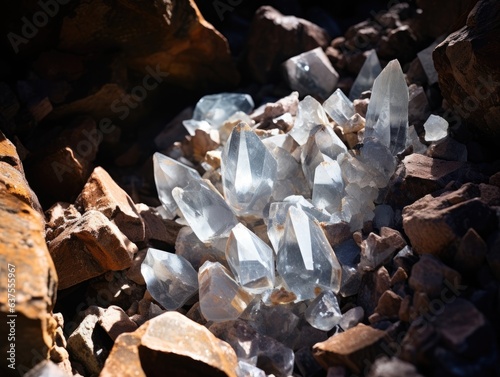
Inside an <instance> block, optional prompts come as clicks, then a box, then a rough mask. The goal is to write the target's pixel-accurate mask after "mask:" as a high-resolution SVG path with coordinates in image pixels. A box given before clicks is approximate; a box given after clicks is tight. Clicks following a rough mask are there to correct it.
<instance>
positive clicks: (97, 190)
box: [75, 167, 145, 242]
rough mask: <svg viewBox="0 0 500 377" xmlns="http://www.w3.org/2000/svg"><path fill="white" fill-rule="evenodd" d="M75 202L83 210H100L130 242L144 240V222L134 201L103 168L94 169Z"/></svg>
mask: <svg viewBox="0 0 500 377" xmlns="http://www.w3.org/2000/svg"><path fill="white" fill-rule="evenodd" d="M75 204H76V206H77V207H81V208H82V209H84V210H85V211H89V210H95V211H99V212H101V213H102V214H104V215H105V216H106V217H107V218H108V219H109V220H111V221H113V222H114V223H115V224H116V226H118V228H119V229H120V231H121V232H122V233H123V234H125V235H126V236H127V237H128V239H129V240H131V241H132V242H140V241H143V240H144V237H145V229H144V222H143V220H142V218H141V215H139V213H138V211H137V209H136V208H135V205H134V202H133V201H132V199H131V198H130V196H128V194H127V193H126V192H125V191H124V190H123V189H122V188H121V187H120V186H118V185H117V184H116V182H115V181H114V180H113V178H111V177H110V175H109V174H108V173H107V172H106V171H105V170H104V169H103V168H101V167H97V168H95V169H94V172H93V173H92V175H91V176H90V177H89V179H88V181H87V183H86V184H85V186H84V188H83V190H82V192H81V193H80V195H79V196H78V198H77V199H76V202H75Z"/></svg>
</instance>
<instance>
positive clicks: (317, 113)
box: [288, 96, 330, 145]
mask: <svg viewBox="0 0 500 377" xmlns="http://www.w3.org/2000/svg"><path fill="white" fill-rule="evenodd" d="M318 125H325V126H326V125H328V126H330V122H329V121H328V117H327V115H326V112H325V109H323V106H321V104H320V103H319V102H318V101H316V100H315V99H314V98H313V97H311V96H306V97H305V98H304V99H303V100H302V101H300V103H299V107H298V110H297V118H296V119H295V124H294V126H293V128H292V129H291V131H290V132H289V133H288V134H289V135H290V136H291V137H293V138H294V139H295V141H296V142H297V143H298V144H299V145H304V144H305V143H306V141H307V140H308V139H309V134H310V133H311V131H312V130H313V129H314V128H316V127H317V126H318Z"/></svg>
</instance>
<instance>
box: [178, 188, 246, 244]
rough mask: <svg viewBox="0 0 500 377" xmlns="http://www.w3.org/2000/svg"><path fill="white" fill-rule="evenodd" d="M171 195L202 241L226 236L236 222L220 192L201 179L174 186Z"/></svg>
mask: <svg viewBox="0 0 500 377" xmlns="http://www.w3.org/2000/svg"><path fill="white" fill-rule="evenodd" d="M172 195H173V197H174V199H175V202H176V203H177V205H178V206H179V210H180V211H181V213H182V215H183V217H184V218H185V219H186V221H187V223H188V224H189V226H190V227H191V228H192V229H193V232H194V233H195V234H196V236H197V237H198V238H199V239H200V240H201V241H202V242H209V241H210V240H212V239H214V238H220V237H227V236H229V232H230V231H231V229H232V228H233V227H234V226H235V225H236V224H238V220H237V219H236V217H235V215H234V213H233V211H231V208H229V206H228V205H227V203H226V202H225V201H224V199H223V198H222V197H221V196H220V194H218V193H217V192H215V191H213V190H212V189H211V188H210V187H209V186H208V184H207V183H205V182H204V181H202V180H199V181H192V182H191V183H189V184H188V185H187V186H186V187H184V188H180V187H176V188H174V189H173V190H172ZM214 219H216V221H214Z"/></svg>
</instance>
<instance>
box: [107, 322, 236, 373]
mask: <svg viewBox="0 0 500 377" xmlns="http://www.w3.org/2000/svg"><path fill="white" fill-rule="evenodd" d="M236 368H237V359H236V354H235V353H234V351H233V349H232V348H231V346H229V345H228V344H227V343H226V342H223V341H222V340H219V339H217V338H216V337H215V336H213V335H212V334H211V333H210V332H209V331H208V330H207V329H206V328H205V327H204V326H201V325H198V324H197V323H195V322H193V321H191V320H190V319H188V318H186V317H185V316H183V315H182V314H180V313H177V312H166V313H164V314H162V315H160V316H158V317H155V318H153V319H151V320H150V321H148V322H146V323H145V324H144V325H142V326H141V327H139V328H138V329H137V330H136V331H135V332H133V333H130V334H122V335H120V336H119V337H118V338H117V339H116V342H115V345H114V347H113V350H112V351H111V354H110V355H109V357H108V359H107V360H106V364H105V366H104V369H103V370H102V373H101V374H100V376H101V377H108V376H116V375H120V376H123V377H129V376H130V377H132V376H134V377H138V376H139V377H141V376H142V377H145V376H151V375H154V374H155V373H156V372H157V371H165V370H168V374H169V375H171V376H188V375H189V376H227V377H236ZM155 371H156V372H155Z"/></svg>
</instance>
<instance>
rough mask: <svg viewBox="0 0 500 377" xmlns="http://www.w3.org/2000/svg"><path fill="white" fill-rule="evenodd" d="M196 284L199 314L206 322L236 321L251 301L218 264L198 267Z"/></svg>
mask: <svg viewBox="0 0 500 377" xmlns="http://www.w3.org/2000/svg"><path fill="white" fill-rule="evenodd" d="M198 284H199V287H200V308H201V312H202V314H203V316H204V317H205V318H206V319H207V320H208V321H214V322H222V321H230V320H233V319H237V318H238V317H239V316H240V315H241V313H242V312H243V311H244V310H245V309H246V307H247V306H248V304H249V303H250V302H251V301H252V299H253V296H252V295H251V294H250V293H248V292H246V291H245V290H244V289H243V288H241V287H240V285H239V284H238V283H237V282H236V281H235V280H234V279H233V277H232V276H231V273H230V272H229V271H228V270H227V269H226V268H225V267H224V266H223V265H221V264H220V263H218V262H215V263H214V262H209V261H207V262H205V263H204V264H203V265H202V266H201V267H200V270H199V271H198Z"/></svg>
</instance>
